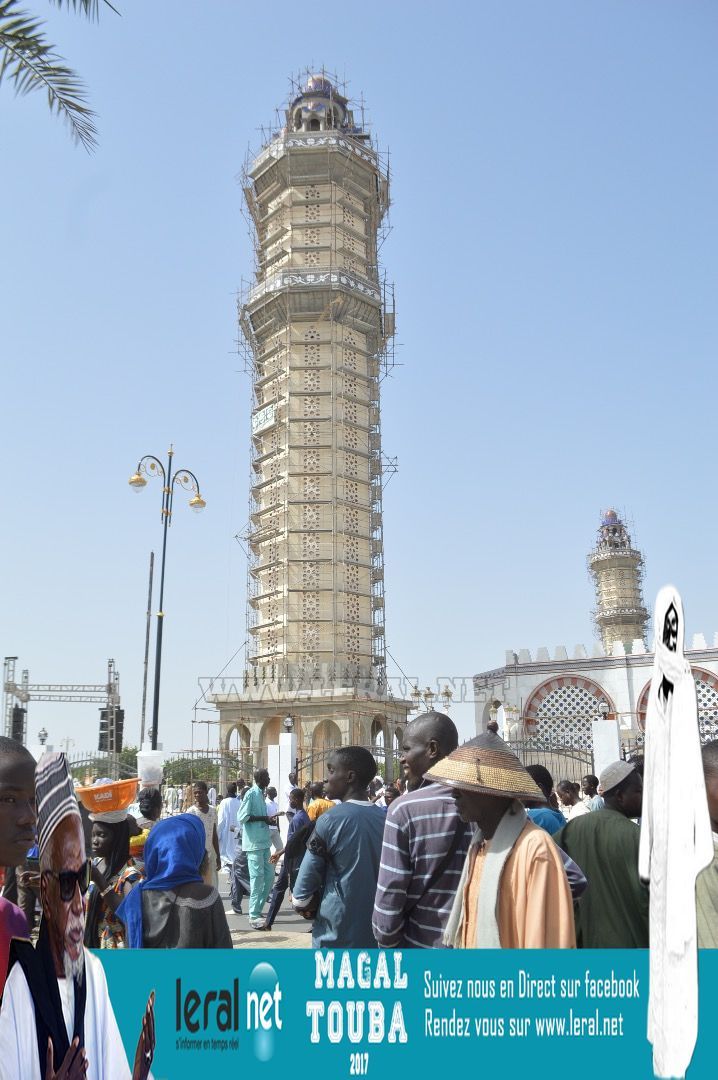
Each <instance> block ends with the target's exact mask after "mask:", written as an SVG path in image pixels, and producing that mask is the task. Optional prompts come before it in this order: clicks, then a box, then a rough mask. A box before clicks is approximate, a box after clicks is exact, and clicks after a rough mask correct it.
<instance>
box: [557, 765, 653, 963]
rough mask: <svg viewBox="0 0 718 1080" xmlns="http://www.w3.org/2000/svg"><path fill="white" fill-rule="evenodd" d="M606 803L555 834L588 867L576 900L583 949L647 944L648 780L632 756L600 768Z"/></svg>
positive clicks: (577, 936) (578, 939)
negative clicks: (643, 866)
mask: <svg viewBox="0 0 718 1080" xmlns="http://www.w3.org/2000/svg"><path fill="white" fill-rule="evenodd" d="M599 791H600V792H601V794H602V795H603V798H604V801H605V804H606V805H605V808H604V809H603V810H596V811H595V812H594V813H593V814H584V815H583V816H581V817H577V818H574V820H573V821H569V822H568V824H567V825H564V827H563V828H562V829H560V830H559V831H558V832H557V833H555V835H554V837H553V839H554V840H555V841H556V843H557V844H558V846H559V847H560V848H561V849H562V850H563V851H565V852H566V854H567V855H569V856H570V857H571V858H572V859H573V860H574V862H577V863H578V865H579V866H580V867H581V869H582V870H583V872H584V874H585V875H586V878H587V879H588V887H587V889H586V891H585V892H584V893H583V895H582V896H581V898H580V900H578V901H577V902H576V903H575V905H574V915H575V921H576V945H577V946H578V948H579V949H581V948H583V949H647V948H648V889H647V887H646V886H645V885H644V884H643V882H642V881H641V879H640V878H639V876H638V844H639V840H640V835H641V830H640V829H639V827H638V825H636V823H635V822H634V821H632V820H631V819H632V818H637V817H640V814H641V803H642V800H643V781H642V780H641V776H640V773H638V772H637V771H636V767H635V765H634V764H633V763H632V762H630V761H615V762H614V763H613V764H612V765H608V766H607V767H606V768H605V769H604V770H603V772H602V773H601V777H600V782H599Z"/></svg>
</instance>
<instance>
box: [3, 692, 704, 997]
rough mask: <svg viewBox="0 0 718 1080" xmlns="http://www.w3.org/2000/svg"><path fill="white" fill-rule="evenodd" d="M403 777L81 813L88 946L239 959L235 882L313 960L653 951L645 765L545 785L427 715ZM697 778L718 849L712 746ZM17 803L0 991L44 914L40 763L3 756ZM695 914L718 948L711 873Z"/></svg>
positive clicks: (258, 926) (251, 913)
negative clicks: (286, 921) (225, 894)
mask: <svg viewBox="0 0 718 1080" xmlns="http://www.w3.org/2000/svg"><path fill="white" fill-rule="evenodd" d="M55 757H57V758H61V757H62V755H55ZM62 760H63V761H64V758H63V759H62ZM402 764H403V773H404V775H403V777H402V778H401V779H400V780H399V781H396V782H394V783H391V784H384V782H383V781H382V779H381V778H380V777H379V776H378V775H377V764H376V761H375V759H374V757H373V756H372V754H371V753H370V752H369V751H368V750H367V749H365V748H364V747H359V746H348V747H341V748H337V749H336V750H334V751H333V752H332V753H331V754H330V756H329V758H328V761H327V776H326V779H325V780H324V781H314V782H311V783H309V784H307V785H305V786H304V787H301V786H299V785H298V783H297V777H296V775H295V774H293V773H291V774H290V775H289V776H288V778H287V782H286V784H285V786H284V788H283V792H282V796H281V797H280V796H279V795H278V792H277V789H276V788H275V787H272V786H271V782H270V780H271V778H270V776H269V773H268V772H267V770H266V769H259V770H257V772H255V774H254V778H253V780H254V782H253V783H252V784H248V783H247V782H246V781H244V780H243V779H241V778H240V781H239V782H238V783H230V784H229V785H228V786H227V791H226V796H225V797H224V798H222V799H221V800H220V801H219V804H218V805H215V804H213V802H212V800H211V798H210V789H209V788H208V785H207V784H206V783H205V782H204V781H195V783H194V785H193V789H192V795H193V804H192V806H190V807H188V809H187V812H185V813H170V814H168V813H167V812H166V800H165V799H164V798H163V796H162V794H161V793H160V791H159V790H158V789H157V788H149V789H143V790H141V792H140V795H139V813H136V814H135V815H134V816H130V815H129V814H128V813H127V811H111V812H109V813H102V812H99V813H89V814H88V813H87V812H86V811H85V809H84V807H83V806H82V805H80V806H78V820H79V821H80V824H81V826H82V835H83V844H84V850H85V851H86V852H87V853H88V855H89V861H88V862H87V867H88V870H87V874H88V880H87V884H86V887H82V886H83V885H84V882H83V883H80V885H79V886H78V887H79V889H80V893H81V894H82V898H83V903H82V905H81V907H82V920H81V921H82V938H83V942H84V945H85V946H86V947H89V948H176V947H180V948H183V947H195V948H197V947H199V948H230V947H231V946H232V937H231V934H230V931H229V928H228V924H227V918H226V915H225V910H224V902H223V900H222V898H221V896H220V893H219V891H218V873H219V871H220V870H221V869H222V868H224V869H225V871H226V872H227V873H228V875H229V882H230V902H231V906H232V910H233V911H234V912H235V913H236V914H238V915H241V914H243V913H244V912H243V907H242V903H243V901H244V900H246V902H247V908H246V914H247V916H248V918H249V925H250V927H251V928H252V929H253V930H257V931H262V932H269V931H271V930H272V928H273V926H274V924H275V920H276V918H277V915H278V913H279V912H280V910H281V908H282V905H283V904H284V903H286V896H287V893H289V895H290V897H291V904H292V907H293V910H294V911H295V912H297V913H299V914H300V915H302V916H303V917H304V918H306V919H307V920H309V921H311V923H312V943H313V945H314V946H315V947H316V948H324V947H333V946H337V947H344V948H367V947H374V946H377V945H378V946H380V947H385V948H393V947H403V948H407V947H408V948H411V947H415V948H441V947H452V948H474V947H502V948H531V947H532V948H570V947H574V946H578V947H582V948H641V947H646V946H648V944H649V916H648V912H649V904H648V899H649V894H648V885H647V883H646V882H644V881H642V880H641V878H640V877H639V872H638V849H639V838H640V827H639V824H638V822H639V820H640V817H641V800H642V775H641V763H640V762H635V761H634V762H632V761H623V760H621V761H617V762H614V763H612V764H611V765H609V766H608V767H607V768H605V769H604V770H603V771H602V773H601V776H600V778H598V777H595V776H592V775H587V776H585V777H584V778H583V781H582V784H581V786H580V787H579V785H578V784H576V783H574V782H573V781H570V780H562V781H560V782H558V783H557V784H556V786H555V787H554V782H553V778H552V777H551V775H550V773H549V772H548V770H547V769H546V767H545V766H543V765H538V764H537V765H529V766H528V767H524V765H523V764H522V763H521V761H520V760H519V759H518V757H516V755H515V754H514V753H513V751H512V750H511V748H510V746H509V745H507V744H506V743H505V742H504V741H503V740H502V739H501V738H500V737H499V736H498V734H496V733H495V732H494V731H491V730H489V731H486V732H484V733H483V734H481V735H479V736H478V737H477V738H475V739H472V740H470V741H469V742H467V743H465V744H463V745H462V746H459V740H458V734H457V730H456V727H455V726H454V724H453V722H452V721H451V719H450V718H449V717H448V716H445V715H443V714H441V713H437V712H429V713H426V714H424V715H423V716H420V717H419V718H417V719H416V720H414V721H413V722H412V723H410V724H409V725H408V726H407V728H406V729H405V734H404V743H403V756H402ZM703 764H704V771H705V784H706V794H707V799H708V805H709V812H710V817H711V823H712V828H713V830H714V839H715V838H716V837H718V741H716V742H712V743H708V744H706V745H705V746H704V747H703ZM6 788H7V789H9V790H10V791H11V793H12V799H11V800H10V799H8V798H5V797H3V796H2V795H0V812H2V814H4V815H5V817H6V818H7V819H8V821H9V820H10V818H12V828H9V827H8V828H5V827H3V830H2V841H0V843H1V847H0V862H2V863H3V864H4V865H5V866H7V867H15V868H16V870H15V874H14V879H13V876H12V875H9V878H8V882H9V887H8V886H6V896H5V898H4V899H2V900H0V989H1V987H2V980H3V979H4V976H5V974H6V969H7V959H8V955H9V943H10V941H11V939H13V938H18V937H21V938H22V937H29V936H30V934H31V932H32V930H33V929H34V926H33V922H34V919H35V911H36V899H37V900H39V904H38V905H37V906H38V907H39V908H40V909H41V910H43V911H44V907H43V896H44V893H43V888H44V883H46V874H47V871H45V876H43V868H42V866H41V864H40V862H38V860H37V859H35V860H33V858H32V849H33V845H35V844H36V843H37V835H36V822H35V811H34V806H35V802H36V794H35V765H34V761H33V759H32V758H31V757H30V756H29V754H28V753H27V751H25V750H24V749H23V748H22V747H20V748H19V749H18V744H15V743H12V740H8V739H4V740H2V741H1V742H0V790H4V789H6ZM280 805H283V806H285V807H286V809H284V810H280V809H279V806H280ZM10 806H12V810H10V809H9V807H10ZM283 816H284V817H286V819H287V829H286V830H285V832H286V839H285V840H284V841H282V834H281V832H280V828H279V825H280V819H281V818H282V817H283ZM28 851H30V857H28ZM64 871H65V868H64V867H61V868H60V869H59V870H58V871H57V872H58V873H61V872H62V873H64ZM13 884H14V887H15V893H14V895H13V893H12V886H13ZM28 893H29V894H30V895H31V896H32V903H31V904H28V903H27V894H28ZM18 900H22V901H23V903H22V904H18V903H17V901H18ZM697 911H698V933H699V944H701V945H704V946H711V947H716V945H718V861H716V859H714V861H713V863H712V864H711V866H709V867H708V868H707V869H706V870H705V871H703V873H702V874H701V875H700V877H699V880H698V887H697Z"/></svg>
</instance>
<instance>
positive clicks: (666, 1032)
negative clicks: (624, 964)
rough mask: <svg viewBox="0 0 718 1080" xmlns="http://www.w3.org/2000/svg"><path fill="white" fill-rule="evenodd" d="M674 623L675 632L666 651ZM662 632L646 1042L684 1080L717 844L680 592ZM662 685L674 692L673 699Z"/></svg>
mask: <svg viewBox="0 0 718 1080" xmlns="http://www.w3.org/2000/svg"><path fill="white" fill-rule="evenodd" d="M671 608H673V612H675V615H674V614H673V613H672V612H671ZM667 616H668V617H669V619H670V622H671V628H672V629H671V633H670V638H669V644H664V640H663V639H664V628H665V627H666V625H667V624H666V619H667ZM654 627H655V635H656V644H655V659H654V662H653V676H652V679H651V689H650V693H649V698H648V709H647V712H646V745H645V772H644V778H643V816H642V819H641V842H640V849H639V856H638V872H639V874H640V876H641V877H642V878H643V879H644V880H646V881H648V882H649V886H650V911H649V929H650V943H651V948H650V989H649V1000H648V1039H649V1041H650V1042H651V1043H652V1044H653V1071H654V1073H655V1075H656V1076H657V1077H683V1076H684V1075H685V1071H686V1069H687V1067H688V1065H689V1064H690V1061H691V1057H692V1056H693V1050H694V1048H695V1043H696V1037H697V1035H698V963H697V946H696V876H697V875H698V873H700V871H701V870H702V869H703V868H704V867H705V866H707V865H708V864H709V863H710V862H711V861H712V859H713V838H712V834H711V826H710V819H709V816H708V801H707V797H706V790H705V781H704V777H703V767H702V763H701V749H700V736H699V731H698V706H697V701H696V688H695V683H694V681H693V674H692V672H691V668H690V664H689V663H688V661H687V660H686V658H685V656H684V655H683V634H684V622H683V605H682V603H681V598H680V596H679V595H678V592H677V590H676V589H674V588H673V587H672V586H666V587H665V588H663V589H661V591H660V592H659V594H658V597H657V599H656V612H655V622H654ZM669 645H674V648H670V647H669ZM664 680H666V681H667V682H668V683H670V684H672V686H673V689H672V691H669V692H668V696H667V698H666V696H665V691H666V689H667V688H666V686H665V683H664Z"/></svg>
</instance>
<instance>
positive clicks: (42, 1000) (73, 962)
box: [0, 754, 155, 1080]
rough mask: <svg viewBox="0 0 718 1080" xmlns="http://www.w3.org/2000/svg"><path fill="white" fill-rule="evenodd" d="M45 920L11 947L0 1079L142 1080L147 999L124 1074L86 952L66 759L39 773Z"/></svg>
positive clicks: (0, 1033) (0, 1019)
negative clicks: (31, 938)
mask: <svg viewBox="0 0 718 1080" xmlns="http://www.w3.org/2000/svg"><path fill="white" fill-rule="evenodd" d="M36 794H37V817H38V842H39V848H40V898H41V902H42V922H41V924H40V936H39V940H38V943H37V948H35V949H33V947H32V945H31V944H30V943H29V942H27V941H25V942H23V941H14V942H13V944H12V947H11V952H10V963H11V969H10V973H9V975H8V979H7V982H6V984H5V992H4V995H3V1000H2V1009H0V1078H5V1077H8V1078H9V1077H13V1078H17V1077H22V1078H23V1080H129V1078H130V1076H131V1077H132V1080H147V1078H148V1077H149V1075H150V1065H151V1063H152V1057H153V1054H154V1047H155V1033H154V994H152V995H150V1000H149V1002H148V1003H147V1008H146V1011H145V1015H144V1018H143V1021H142V1031H141V1034H140V1039H139V1042H138V1044H137V1053H136V1055H135V1062H134V1068H133V1070H132V1073H130V1070H129V1067H128V1064H127V1058H126V1056H125V1051H124V1048H123V1045H122V1040H121V1038H120V1033H119V1030H118V1028H117V1022H116V1020H115V1015H114V1012H113V1010H112V1004H111V1002H110V998H109V994H108V991H107V983H106V981H105V975H104V971H103V968H102V965H101V964H100V962H99V960H98V959H97V958H96V957H94V956H93V955H92V953H90V952H88V951H87V949H85V947H84V945H83V936H84V930H85V911H84V903H83V897H84V895H85V893H86V892H87V889H88V887H89V884H90V871H91V863H90V861H89V860H88V859H87V857H86V855H85V840H84V835H83V830H82V821H81V818H80V813H79V809H78V806H77V800H76V798H75V793H74V789H73V786H72V780H71V778H70V774H69V771H68V768H67V762H66V759H65V755H64V754H46V755H45V756H44V757H43V758H42V760H41V761H40V764H39V765H38V767H37V773H36Z"/></svg>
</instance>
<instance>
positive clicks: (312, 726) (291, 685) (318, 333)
mask: <svg viewBox="0 0 718 1080" xmlns="http://www.w3.org/2000/svg"><path fill="white" fill-rule="evenodd" d="M244 195H245V199H246V203H247V207H248V210H249V213H250V215H251V218H252V222H253V225H254V229H255V231H256V251H257V267H256V284H254V286H253V287H252V288H251V290H250V291H249V293H248V294H247V296H246V297H245V298H244V302H243V304H242V307H241V311H240V324H241V329H242V333H243V336H244V339H245V342H246V344H247V346H248V351H249V356H250V366H251V372H252V380H253V396H254V401H253V408H252V434H251V450H252V473H251V505H250V523H249V530H248V534H247V543H248V548H249V577H248V638H249V649H248V662H247V668H246V671H245V674H244V679H243V685H242V687H241V688H238V687H235V688H234V690H235V693H233V694H229V695H224V696H222V695H215V700H216V702H217V704H218V705H219V707H220V711H221V725H222V728H221V730H222V736H223V739H224V740H225V743H224V745H228V743H227V739H229V738H230V736H231V733H232V731H233V730H235V729H236V730H238V731H239V732H240V736H241V741H242V745H244V746H245V749H246V744H247V737H248V736H249V746H250V749H251V750H252V753H253V755H254V760H255V761H261V760H264V752H265V748H266V747H267V746H268V745H270V744H272V743H273V742H274V741H276V736H277V734H278V732H280V731H281V728H282V725H283V724H285V721H286V720H287V717H289V718H290V719H291V720H292V722H293V725H294V730H295V733H296V734H297V738H298V754H299V756H300V757H302V756H305V757H306V756H308V755H311V754H312V753H314V754H316V756H317V757H318V756H320V755H321V754H322V753H323V752H325V751H326V749H328V748H329V747H330V746H331V745H336V744H339V743H344V744H346V743H349V742H354V743H360V744H363V745H372V744H373V743H376V742H377V741H378V742H379V743H380V744H383V745H384V746H385V747H386V748H391V747H393V746H394V745H396V744H397V742H398V741H399V739H400V735H399V727H400V726H401V724H402V723H403V722H405V720H406V715H407V710H408V708H409V707H410V706H409V705H408V703H405V702H397V701H394V700H393V699H392V698H391V697H390V696H388V694H387V684H386V645H385V638H384V545H383V526H382V453H381V425H380V401H379V383H380V377H381V375H382V370H383V365H385V363H386V348H387V342H388V340H389V339H390V337H391V336H392V335H393V333H394V313H393V310H392V311H387V307H386V304H385V290H384V288H383V286H382V282H381V278H380V274H379V267H378V254H377V234H378V230H379V227H380V224H381V221H382V218H383V216H384V214H385V213H386V211H387V209H388V205H389V183H388V176H387V174H386V172H385V171H384V170H383V168H382V166H381V164H380V161H379V157H378V155H377V152H376V150H375V149H374V147H373V146H372V142H371V139H370V136H369V134H368V133H367V132H366V131H364V130H363V128H362V126H361V125H360V124H358V123H357V121H356V120H355V117H354V115H353V113H352V110H351V109H350V107H349V102H348V100H347V98H345V97H344V96H343V95H342V94H341V93H339V92H338V90H337V89H336V87H335V85H334V84H333V82H331V81H330V80H329V79H328V78H326V76H325V75H324V74H322V75H312V76H310V77H309V78H308V79H307V80H306V82H305V83H304V84H303V85H300V86H298V87H297V89H296V92H295V95H294V96H293V99H292V100H291V102H290V104H289V108H288V109H287V111H286V126H285V127H284V128H283V129H282V130H281V131H280V132H279V133H278V134H276V135H275V136H274V137H273V138H272V139H271V140H270V142H269V143H268V144H267V145H266V146H265V147H264V148H263V149H262V151H261V152H260V153H259V155H258V156H257V158H256V159H255V160H254V161H253V163H252V164H251V165H250V166H249V167H248V168H247V170H246V172H245V181H244ZM285 726H289V725H287V724H285ZM322 768H323V766H321V767H320V768H315V769H314V772H315V773H316V774H317V775H323V772H322ZM303 779H306V774H305V775H304V776H303Z"/></svg>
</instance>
